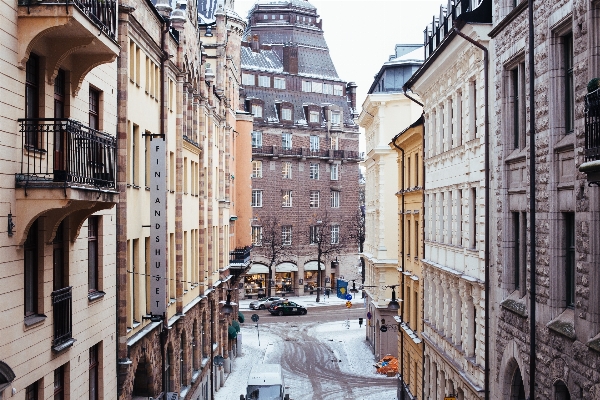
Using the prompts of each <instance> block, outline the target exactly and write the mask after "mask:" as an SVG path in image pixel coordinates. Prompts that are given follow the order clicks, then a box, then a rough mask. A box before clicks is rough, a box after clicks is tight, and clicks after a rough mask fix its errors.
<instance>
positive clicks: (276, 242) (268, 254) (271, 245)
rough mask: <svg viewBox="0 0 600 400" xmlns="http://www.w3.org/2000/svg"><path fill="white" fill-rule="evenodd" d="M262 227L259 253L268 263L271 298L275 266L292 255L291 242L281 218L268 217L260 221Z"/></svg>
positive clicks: (268, 292) (269, 294)
mask: <svg viewBox="0 0 600 400" xmlns="http://www.w3.org/2000/svg"><path fill="white" fill-rule="evenodd" d="M258 225H260V226H261V227H262V237H261V240H260V242H261V248H260V250H258V251H257V252H258V253H259V254H260V255H262V256H263V257H265V258H266V259H267V260H268V261H267V263H268V265H267V267H268V268H269V279H268V282H266V284H267V297H271V280H272V279H273V266H274V265H277V264H279V263H280V262H281V261H283V259H284V258H285V257H286V256H287V255H288V254H289V253H290V245H289V244H290V240H289V239H291V238H289V239H288V238H287V236H286V234H285V233H284V231H283V228H284V225H282V224H281V222H280V221H279V218H277V217H276V216H274V215H268V216H265V217H263V218H260V219H259V220H258Z"/></svg>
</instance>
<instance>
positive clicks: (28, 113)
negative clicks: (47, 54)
mask: <svg viewBox="0 0 600 400" xmlns="http://www.w3.org/2000/svg"><path fill="white" fill-rule="evenodd" d="M39 99H40V81H39V59H38V57H37V56H36V55H35V54H33V53H31V55H30V56H29V60H27V64H26V66H25V118H38V117H39ZM25 146H26V147H28V148H34V149H41V148H42V137H41V133H40V132H39V131H38V128H37V124H35V123H29V124H27V132H26V134H25Z"/></svg>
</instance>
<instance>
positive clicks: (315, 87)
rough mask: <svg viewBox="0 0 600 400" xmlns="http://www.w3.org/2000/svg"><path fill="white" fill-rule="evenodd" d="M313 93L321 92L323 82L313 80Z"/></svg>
mask: <svg viewBox="0 0 600 400" xmlns="http://www.w3.org/2000/svg"><path fill="white" fill-rule="evenodd" d="M311 92H313V93H323V82H313V83H312V87H311Z"/></svg>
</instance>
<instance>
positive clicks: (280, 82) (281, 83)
mask: <svg viewBox="0 0 600 400" xmlns="http://www.w3.org/2000/svg"><path fill="white" fill-rule="evenodd" d="M273 87H274V88H275V89H285V78H273Z"/></svg>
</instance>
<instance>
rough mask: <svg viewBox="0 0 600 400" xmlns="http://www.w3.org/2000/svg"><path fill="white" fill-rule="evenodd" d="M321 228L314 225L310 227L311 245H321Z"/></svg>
mask: <svg viewBox="0 0 600 400" xmlns="http://www.w3.org/2000/svg"><path fill="white" fill-rule="evenodd" d="M319 228H320V227H319V226H318V225H312V226H311V227H310V235H309V236H310V238H309V239H310V244H316V243H319V239H320V235H319V233H320V229H319Z"/></svg>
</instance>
